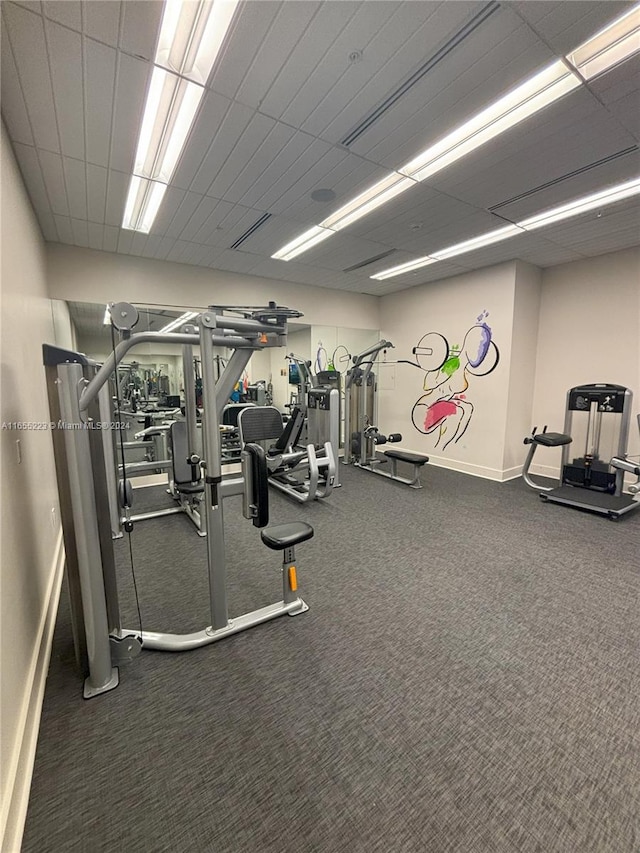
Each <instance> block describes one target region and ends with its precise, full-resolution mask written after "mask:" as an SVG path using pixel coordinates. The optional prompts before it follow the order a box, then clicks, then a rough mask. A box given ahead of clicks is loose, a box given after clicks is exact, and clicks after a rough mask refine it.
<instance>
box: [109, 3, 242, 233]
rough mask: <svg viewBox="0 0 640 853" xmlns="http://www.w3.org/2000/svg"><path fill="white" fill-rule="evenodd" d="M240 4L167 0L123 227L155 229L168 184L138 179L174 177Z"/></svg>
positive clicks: (167, 179)
mask: <svg viewBox="0 0 640 853" xmlns="http://www.w3.org/2000/svg"><path fill="white" fill-rule="evenodd" d="M236 6H237V0H166V2H165V4H164V12H163V16H162V23H161V25H160V36H159V39H158V48H157V50H156V55H155V59H154V65H155V67H154V69H153V74H152V76H151V83H150V85H149V92H148V94H147V100H146V103H145V108H144V113H143V118H142V124H141V126H140V136H139V138H138V147H137V149H136V158H135V163H134V168H133V174H134V179H133V180H132V182H131V185H130V187H129V196H128V198H127V205H126V208H125V215H124V221H123V224H122V227H123V228H127V229H132V230H134V231H142V232H144V233H149V231H150V229H151V226H152V225H153V220H154V218H155V215H156V214H157V212H158V208H159V206H160V203H161V201H162V196H163V195H164V191H165V190H162V191H161V190H159V189H157V185H154V187H151V188H150V187H148V186H145V185H144V184H142V183H138V182H136V180H135V179H141V178H147V179H149V181H151V182H160V183H163V184H168V183H169V182H170V181H171V178H172V177H173V173H174V172H175V169H176V166H177V164H178V160H179V159H180V155H181V154H182V151H183V149H184V146H185V143H186V141H187V137H188V136H189V132H190V130H191V127H192V125H193V122H194V119H195V117H196V113H197V111H198V107H199V105H200V101H201V100H202V96H203V95H204V91H205V90H204V85H205V83H206V82H207V80H208V78H209V75H210V73H211V69H212V68H213V65H214V63H215V61H216V57H217V56H218V52H219V50H220V47H221V45H222V43H223V41H224V38H225V36H226V33H227V30H228V29H229V25H230V24H231V19H232V18H233V15H234V12H235V10H236ZM149 181H147V183H149ZM165 189H166V187H165ZM141 193H143V194H144V199H145V200H144V202H141V199H140V195H141Z"/></svg>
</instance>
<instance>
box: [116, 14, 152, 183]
mask: <svg viewBox="0 0 640 853" xmlns="http://www.w3.org/2000/svg"><path fill="white" fill-rule="evenodd" d="M134 2H137V0H134ZM127 5H128V4H127ZM148 5H153V4H151V3H149V4H148ZM149 70H150V66H149V64H148V63H146V62H142V61H141V60H139V59H135V58H133V57H131V56H127V55H126V54H125V53H120V54H119V62H118V79H117V83H116V94H115V110H114V117H113V128H112V136H111V160H110V163H109V165H110V167H111V168H112V169H117V170H118V171H120V172H128V173H130V172H131V171H132V169H133V162H134V159H135V153H136V146H137V144H138V135H139V133H140V122H141V120H142V113H143V110H144V101H145V97H146V93H147V80H148V77H149Z"/></svg>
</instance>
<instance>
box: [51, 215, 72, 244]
mask: <svg viewBox="0 0 640 853" xmlns="http://www.w3.org/2000/svg"><path fill="white" fill-rule="evenodd" d="M53 218H54V220H55V223H56V231H57V232H58V239H59V240H60V242H61V243H68V244H69V245H71V246H73V231H72V229H71V220H70V219H69V217H68V216H60V215H59V214H57V213H54V215H53Z"/></svg>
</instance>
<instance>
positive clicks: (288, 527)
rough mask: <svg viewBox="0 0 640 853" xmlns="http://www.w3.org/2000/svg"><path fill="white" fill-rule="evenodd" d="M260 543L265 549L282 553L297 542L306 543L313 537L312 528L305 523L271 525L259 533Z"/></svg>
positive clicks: (290, 522)
mask: <svg viewBox="0 0 640 853" xmlns="http://www.w3.org/2000/svg"><path fill="white" fill-rule="evenodd" d="M260 536H261V537H262V541H263V542H264V544H265V545H266V546H267V548H272V549H273V550H274V551H283V550H284V549H285V548H292V547H293V546H294V545H297V544H298V543H299V542H306V541H307V539H311V537H312V536H313V527H312V526H311V525H310V524H307V523H306V521H289V522H287V523H285V524H272V525H271V526H270V527H265V528H264V530H262V531H260Z"/></svg>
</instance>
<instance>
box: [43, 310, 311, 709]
mask: <svg viewBox="0 0 640 853" xmlns="http://www.w3.org/2000/svg"><path fill="white" fill-rule="evenodd" d="M215 311H216V313H214V311H213V310H211V311H205V312H203V313H202V314H200V316H199V317H198V318H197V320H195V323H197V325H187V326H186V327H185V329H184V332H182V333H179V332H177V331H176V332H172V333H162V332H141V333H138V334H135V333H133V334H132V329H133V328H134V326H135V324H136V322H137V318H138V313H137V311H136V309H135V308H134V307H133V306H131V305H128V304H126V303H118V305H115V306H113V309H112V311H111V316H112V320H113V324H114V327H115V328H117V330H118V331H119V332H120V333H121V335H122V337H121V340H120V342H119V343H118V344H117V345H115V346H114V349H113V352H112V354H111V355H110V356H109V357H108V358H107V359H106V360H105V362H104V363H103V364H102V366H99V365H98V364H97V363H96V362H92V361H90V360H89V359H87V358H86V357H85V356H84V355H82V354H81V353H77V352H71V351H68V350H61V349H59V348H57V347H52V346H48V345H45V346H44V347H43V357H44V363H45V366H46V372H47V385H48V391H49V404H50V410H51V417H52V419H54V420H55V421H58V420H60V421H62V422H64V423H65V424H66V425H67V426H66V428H65V429H64V430H60V431H57V432H55V433H54V452H55V456H56V465H57V474H58V488H59V492H60V505H61V507H62V510H63V514H64V519H63V530H64V538H65V548H66V552H67V574H68V578H69V586H70V598H71V602H72V619H73V625H74V632H73V633H74V639H75V641H76V654H77V657H78V659H79V660H81V661H83V662H86V671H87V677H86V680H85V686H84V696H85V698H91V697H93V696H97V695H99V694H101V693H104V692H106V691H109V690H112V689H113V688H115V687H116V686H117V685H118V681H119V673H118V668H119V666H120V665H121V664H124V663H126V662H128V661H130V660H132V659H133V658H134V657H136V656H137V655H138V654H139V652H140V651H141V649H142V648H149V649H159V650H164V651H187V650H190V649H194V648H198V647H200V646H203V645H207V644H210V643H213V642H216V641H217V640H220V639H222V638H225V637H228V636H230V635H231V634H235V633H237V632H239V631H243V630H245V629H246V628H250V627H253V626H256V625H259V624H261V623H263V622H266V621H269V620H272V619H275V618H276V617H278V616H282V615H285V614H288V615H290V616H295V615H298V614H300V613H303V612H305V611H306V610H307V609H308V608H307V605H306V603H305V602H304V601H303V600H302V598H301V597H300V595H299V592H298V581H297V571H296V562H295V551H294V549H295V546H296V545H297V544H299V543H301V542H304V541H306V540H308V539H310V538H311V537H312V536H313V532H314V531H313V528H312V527H311V525H309V524H307V523H305V522H301V521H293V522H288V523H284V524H279V525H273V526H271V527H267V525H268V522H269V507H268V487H267V467H266V459H265V454H264V451H263V449H262V448H261V447H260V446H259V445H252V444H248V445H247V446H246V447H245V448H244V449H243V457H242V463H243V464H242V475H241V476H239V477H238V476H231V477H227V478H225V477H223V471H222V455H221V450H220V429H219V422H220V420H221V417H222V410H223V408H224V405H225V403H226V401H227V400H228V398H229V394H230V392H231V389H232V388H233V386H234V385H235V383H236V382H237V380H238V377H239V376H240V375H241V374H242V371H243V370H244V369H245V367H246V365H247V363H248V361H249V359H250V357H251V354H252V352H254V351H256V350H259V349H262V348H264V347H266V346H276V345H283V344H284V343H285V342H286V335H287V321H288V320H289V318H292V317H300V316H301V315H300V313H299V312H298V311H295V310H291V309H288V308H284V307H279V306H276V305H275V303H270V305H269V306H267V307H265V308H231V307H229V308H227V309H222V308H220V307H219V306H218V307H217V308H216V309H215ZM152 341H155V342H159V343H164V344H174V345H178V346H182V347H185V348H187V347H188V348H190V347H192V346H194V345H199V346H200V351H201V355H202V386H203V405H204V419H203V457H200V456H198V455H197V454H195V453H191V454H190V455H189V457H188V458H187V459H185V460H184V461H185V464H186V465H188V466H189V467H190V468H192V469H196V468H197V469H201V470H202V472H203V476H202V480H203V502H202V507H203V519H204V522H205V527H206V532H207V534H208V535H207V539H206V543H207V565H208V575H209V592H210V606H211V625H210V626H209V627H207V628H205V629H203V630H202V631H198V632H195V633H190V634H172V633H166V632H155V631H148V630H146V629H143V626H142V624H140V627H139V629H138V628H136V629H131V628H125V627H123V626H122V625H121V622H120V610H119V603H118V588H117V582H116V575H115V558H114V550H113V538H112V529H111V524H110V516H109V512H108V505H109V494H108V489H107V482H106V480H107V478H106V476H105V472H106V470H107V467H108V464H109V460H107V459H105V447H106V446H107V445H108V444H109V441H105V440H104V435H105V432H106V431H105V430H102V429H91V428H85V427H87V426H90V425H91V424H92V423H97V422H101V423H103V422H104V415H105V412H108V411H109V407H110V399H109V388H108V383H109V378H110V376H111V375H112V374H113V372H114V370H117V366H118V364H119V363H120V362H121V361H122V359H123V357H124V356H125V355H126V353H127V352H128V351H129V350H130V349H132V348H133V347H134V346H136V345H138V344H143V343H147V342H152ZM216 346H222V347H228V348H229V349H231V350H232V351H233V354H232V356H231V358H230V359H229V361H228V363H227V365H226V367H225V368H224V370H223V371H222V373H221V375H220V376H219V378H218V379H217V381H216V377H215V373H214V347H216ZM185 358H188V359H189V363H192V356H191V353H186V354H185ZM186 385H187V386H188V387H191V388H192V390H193V392H194V399H195V383H190V382H189V383H186ZM105 407H106V408H105ZM184 430H185V432H186V426H185V427H184ZM187 447H188V443H187ZM123 468H124V473H123V481H122V484H121V489H120V490H119V498H120V500H121V501H124V502H126V501H127V500H128V495H129V493H130V492H131V484H130V482H129V481H128V480H127V478H126V463H123ZM193 476H194V477H195V476H198V475H197V474H195V473H194V475H193ZM231 495H242V496H243V514H244V515H245V517H246V518H249V519H251V520H252V522H253V524H254V526H256V527H259V528H266V529H263V530H262V533H261V538H262V541H263V543H264V544H265V545H266V546H267V547H268V548H270V549H272V550H279V551H282V552H283V560H282V569H281V582H282V600H281V601H277V602H276V603H274V604H270V605H267V606H266V607H261V608H259V609H257V610H254V611H252V612H250V613H247V614H245V615H243V616H239V617H236V618H234V619H232V620H231V619H229V616H228V608H227V580H226V568H225V539H224V518H223V502H224V498H226V497H229V496H231ZM133 528H134V523H133V522H132V521H131V519H129V520H128V521H127V522H126V525H125V531H126V533H127V534H129V535H130V534H131V532H132V530H133ZM132 570H133V558H132ZM138 612H140V611H138Z"/></svg>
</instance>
